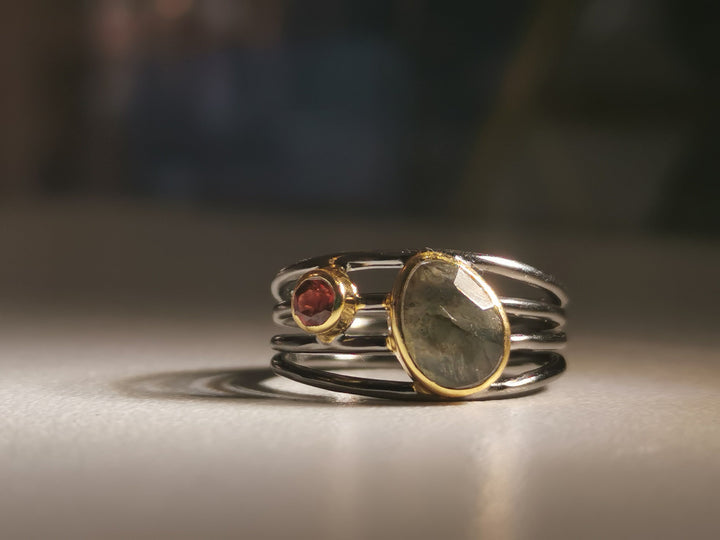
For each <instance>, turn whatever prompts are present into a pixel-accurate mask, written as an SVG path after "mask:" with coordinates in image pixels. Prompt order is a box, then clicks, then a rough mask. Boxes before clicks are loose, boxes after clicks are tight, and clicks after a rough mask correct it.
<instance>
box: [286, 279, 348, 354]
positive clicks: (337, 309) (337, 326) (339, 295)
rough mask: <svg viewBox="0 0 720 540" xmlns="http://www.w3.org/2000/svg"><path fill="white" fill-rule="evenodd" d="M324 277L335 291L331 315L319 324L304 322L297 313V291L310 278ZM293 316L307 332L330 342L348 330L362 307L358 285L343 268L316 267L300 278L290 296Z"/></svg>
mask: <svg viewBox="0 0 720 540" xmlns="http://www.w3.org/2000/svg"><path fill="white" fill-rule="evenodd" d="M318 278H320V279H322V280H324V281H325V282H327V283H328V285H330V286H331V287H332V289H333V291H334V293H335V302H334V304H333V309H332V312H331V313H330V317H328V319H327V320H326V321H325V322H324V323H322V324H319V325H316V326H308V325H305V324H303V322H302V320H300V317H299V316H298V314H297V313H295V292H296V291H297V289H298V287H300V286H301V285H302V284H303V283H304V282H305V281H307V280H308V279H318ZM290 306H291V311H292V317H293V319H294V321H295V323H296V324H297V325H298V326H299V327H300V328H301V329H302V330H304V331H305V332H308V333H309V334H315V335H316V336H317V339H318V340H319V341H321V342H323V343H330V342H331V341H332V340H334V339H335V338H336V337H338V336H339V335H341V334H343V333H344V332H345V330H347V329H348V328H349V327H350V325H351V324H352V322H353V320H354V319H355V313H356V312H357V310H358V309H359V308H360V307H361V305H360V301H359V297H358V293H357V287H356V286H355V284H354V283H353V282H352V281H351V280H350V277H349V276H348V275H347V273H345V271H343V270H342V269H341V268H338V267H336V266H327V267H323V268H316V269H314V270H310V271H309V272H307V273H305V274H303V276H302V277H300V279H298V281H297V283H296V285H295V288H294V289H293V291H292V296H291V298H290Z"/></svg>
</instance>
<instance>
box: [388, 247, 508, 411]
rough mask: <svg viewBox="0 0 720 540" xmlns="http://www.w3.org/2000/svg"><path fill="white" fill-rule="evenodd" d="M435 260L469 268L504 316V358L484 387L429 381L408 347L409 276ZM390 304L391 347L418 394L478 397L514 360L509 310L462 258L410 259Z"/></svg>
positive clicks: (429, 254)
mask: <svg viewBox="0 0 720 540" xmlns="http://www.w3.org/2000/svg"><path fill="white" fill-rule="evenodd" d="M431 260H440V261H445V262H448V263H451V264H455V265H457V266H459V267H461V268H463V269H465V270H466V271H467V272H468V273H469V275H470V276H472V278H473V279H474V280H475V281H476V282H477V283H478V284H479V285H480V286H481V287H482V288H483V289H484V290H485V292H487V293H488V296H489V297H490V299H491V300H492V303H493V306H494V307H495V308H496V309H497V310H498V312H499V313H500V317H501V318H502V322H503V332H504V342H505V348H504V350H503V357H502V359H501V361H500V363H499V364H498V367H497V368H496V370H495V371H494V372H493V373H492V374H491V375H490V376H489V377H488V378H487V379H485V380H484V381H483V382H482V383H481V384H478V385H477V386H473V387H470V388H448V387H445V386H441V385H439V384H437V383H436V382H433V381H431V380H430V379H428V378H427V376H425V374H423V373H422V371H420V369H419V368H418V366H417V365H416V364H415V362H414V360H413V359H412V356H411V355H410V353H409V352H408V350H407V347H406V345H405V341H404V337H403V335H402V331H401V328H400V302H401V299H402V295H403V292H404V290H405V284H406V282H407V279H408V277H409V276H410V275H411V274H412V271H413V270H414V269H415V267H416V266H418V265H419V264H421V263H423V262H425V261H431ZM386 304H387V307H388V327H389V328H388V338H387V346H388V348H389V349H390V350H391V351H392V352H393V353H395V356H397V358H398V360H399V361H400V364H402V366H403V369H404V370H405V372H406V373H407V374H408V375H410V378H411V379H412V380H413V384H414V387H415V391H416V392H418V393H425V394H427V393H430V394H435V395H439V396H443V397H451V398H460V397H465V396H469V395H471V394H475V393H477V392H479V391H481V390H484V389H485V388H487V387H488V386H490V385H491V384H492V383H494V382H495V381H496V380H497V379H498V377H500V375H501V374H502V372H503V370H504V369H505V366H507V363H508V359H509V358H510V322H509V321H508V318H507V314H506V313H505V309H504V308H503V306H502V304H501V303H500V300H499V299H498V297H497V295H496V294H495V291H493V289H492V287H490V285H488V284H487V283H486V282H485V280H484V279H483V278H482V277H480V274H478V273H477V271H476V270H475V269H474V268H473V267H472V266H471V265H470V264H468V263H467V262H465V261H464V260H462V259H460V258H458V257H452V256H450V255H446V254H445V253H439V252H437V251H422V252H420V253H416V254H415V255H413V256H412V257H411V258H410V259H408V261H407V262H406V263H405V265H404V266H403V267H402V269H401V270H400V273H399V274H398V276H397V278H396V279H395V284H394V285H393V289H392V291H391V292H390V294H389V295H388V297H387V299H386Z"/></svg>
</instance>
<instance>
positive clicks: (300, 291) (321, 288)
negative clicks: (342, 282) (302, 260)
mask: <svg viewBox="0 0 720 540" xmlns="http://www.w3.org/2000/svg"><path fill="white" fill-rule="evenodd" d="M334 306H335V289H333V287H332V285H330V283H328V282H327V281H326V280H325V279H323V278H320V277H315V278H308V279H306V280H304V281H303V282H302V283H300V284H299V285H298V286H297V288H296V289H295V294H294V295H293V313H295V316H296V317H297V318H298V319H300V322H301V323H303V324H304V325H305V326H320V325H321V324H323V323H324V322H325V321H327V320H328V319H329V318H330V315H332V312H333V307H334Z"/></svg>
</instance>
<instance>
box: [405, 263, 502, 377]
mask: <svg viewBox="0 0 720 540" xmlns="http://www.w3.org/2000/svg"><path fill="white" fill-rule="evenodd" d="M401 294H402V296H401V301H400V308H399V310H400V312H399V323H400V331H401V334H402V339H403V342H404V344H405V348H406V349H407V351H408V354H409V355H410V357H411V359H412V361H413V363H414V364H415V365H416V366H417V368H418V369H419V370H420V372H421V373H422V374H423V375H425V376H426V377H427V378H428V379H429V380H431V381H432V382H434V383H436V384H438V385H440V386H443V387H445V388H452V389H466V388H473V387H476V386H478V385H481V384H482V383H483V382H485V381H486V380H487V379H488V378H489V377H490V376H491V375H493V373H495V372H496V371H497V369H498V367H499V366H500V364H501V363H502V361H503V358H504V353H505V323H504V320H503V317H502V314H501V311H500V309H502V308H499V307H497V306H496V305H495V303H494V302H493V299H492V297H491V296H490V294H489V292H488V289H487V285H483V282H482V281H481V280H480V279H479V278H478V276H477V275H475V274H474V273H473V272H471V271H470V270H468V269H466V268H464V267H463V266H461V265H459V264H455V263H453V262H449V261H446V260H441V259H428V260H426V261H421V262H419V263H418V264H417V265H416V266H415V267H413V268H412V269H411V271H410V274H409V275H408V276H407V278H406V280H405V283H404V287H403V289H402V293H401Z"/></svg>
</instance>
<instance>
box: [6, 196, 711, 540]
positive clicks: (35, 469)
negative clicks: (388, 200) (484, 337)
mask: <svg viewBox="0 0 720 540" xmlns="http://www.w3.org/2000/svg"><path fill="white" fill-rule="evenodd" d="M317 225H318V224H317V223H314V222H301V223H298V221H297V220H289V219H288V220H283V219H279V220H278V219H271V218H270V217H267V216H233V215H229V214H224V215H217V214H213V213H207V212H205V213H203V212H199V211H195V210H189V209H178V208H165V209H156V208H150V207H139V206H117V205H115V206H103V205H99V204H94V205H70V204H56V205H47V206H43V207H31V208H15V209H6V210H5V211H4V212H3V213H2V215H1V216H0V247H1V248H2V252H3V254H4V255H3V259H4V260H3V261H2V262H1V263H0V278H1V279H2V284H1V285H0V292H1V293H2V305H0V374H1V375H0V487H1V489H0V537H2V538H3V539H6V538H7V539H14V538H248V539H254V538H328V539H336V538H358V539H362V538H374V539H379V538H416V539H418V538H473V539H476V538H493V539H504V538H718V537H720V520H718V515H717V514H718V510H719V509H720V495H719V494H718V486H719V485H720V355H719V354H718V350H717V335H718V330H717V322H718V316H717V313H716V306H717V301H718V299H720V294H718V293H719V291H720V289H719V286H718V283H717V277H718V275H720V249H719V247H720V246H719V245H718V243H717V242H716V241H712V240H703V241H699V240H689V239H683V238H673V239H659V238H654V237H633V238H628V237H625V236H623V235H605V236H597V235H596V236H587V235H582V234H579V233H573V235H563V234H560V233H557V232H554V233H553V234H538V232H537V231H533V233H532V234H533V235H532V236H526V235H523V234H518V233H507V232H497V231H482V232H479V231H474V230H472V229H471V228H468V227H460V226H457V225H454V226H447V227H440V226H431V225H428V224H422V223H419V224H413V225H408V224H403V225H402V226H400V225H394V224H393V223H392V221H388V222H381V223H379V224H378V225H377V227H376V228H372V227H370V228H369V227H367V226H366V225H365V224H364V223H359V222H357V223H352V222H350V223H345V224H340V225H338V226H337V227H333V231H332V232H328V234H327V235H318V234H317V230H318V227H317ZM425 245H432V246H435V247H448V248H451V247H452V248H459V249H475V250H480V251H485V252H488V253H493V254H497V255H504V256H512V257H513V258H517V259H520V260H523V261H524V262H528V263H531V264H535V265H537V266H538V267H540V268H543V269H545V270H548V271H550V272H553V273H556V274H557V275H558V276H559V277H560V278H561V279H563V280H564V281H566V283H567V284H568V288H569V289H570V292H571V298H572V304H571V306H570V309H571V311H570V320H571V323H570V326H569V328H568V333H569V335H570V339H571V342H570V345H569V347H568V349H567V360H568V365H569V369H568V372H567V373H566V374H565V375H564V376H563V377H562V378H560V379H559V380H558V381H557V382H555V383H554V384H553V385H551V386H550V387H549V388H548V389H547V390H545V391H543V392H540V393H537V394H533V395H529V396H525V397H520V398H513V399H503V400H495V401H484V402H470V403H449V404H438V403H434V404H422V403H401V402H391V401H382V400H373V399H364V398H358V397H352V396H347V395H341V394H333V393H330V392H324V391H321V390H315V389H311V388H308V387H304V386H302V385H300V384H297V383H294V382H291V381H287V380H283V379H279V378H276V377H273V376H272V374H271V372H270V371H269V369H268V362H269V359H270V356H271V351H270V348H269V344H268V342H269V339H270V337H271V336H272V334H273V332H274V331H275V329H274V328H273V326H272V324H271V322H270V313H271V308H272V299H271V297H270V294H269V291H268V285H269V282H270V280H271V279H272V277H273V275H274V272H275V271H276V270H277V269H279V268H280V267H281V266H283V265H285V264H290V263H293V262H295V260H297V259H298V258H301V257H306V256H311V255H318V254H322V253H323V252H327V251H334V250H338V249H347V250H349V249H368V248H397V247H401V248H402V247H418V246H420V247H422V246H425Z"/></svg>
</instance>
